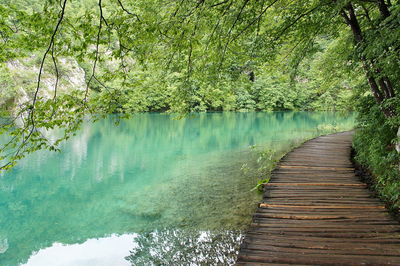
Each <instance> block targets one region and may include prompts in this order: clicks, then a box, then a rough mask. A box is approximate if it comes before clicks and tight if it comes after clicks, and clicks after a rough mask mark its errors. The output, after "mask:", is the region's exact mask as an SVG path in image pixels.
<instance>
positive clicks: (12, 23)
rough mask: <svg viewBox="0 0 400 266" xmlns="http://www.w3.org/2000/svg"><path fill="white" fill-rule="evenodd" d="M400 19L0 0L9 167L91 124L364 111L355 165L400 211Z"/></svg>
mask: <svg viewBox="0 0 400 266" xmlns="http://www.w3.org/2000/svg"><path fill="white" fill-rule="evenodd" d="M399 24H400V3H399V1H393V0H386V1H385V0H365V1H363V0H357V1H356V0H355V1H347V0H346V1H345V0H309V1H286V0H279V1H278V0H262V1H252V0H241V1H231V0H174V1H163V0H140V1H130V0H124V1H122V0H97V1H95V0H85V1H76V0H75V1H74V0H60V1H55V0H46V1H38V0H35V1H34V0H31V1H29V0H15V1H11V0H0V37H1V38H0V47H1V50H0V87H1V90H0V106H1V113H2V116H3V120H2V128H1V132H0V133H1V134H3V135H4V134H7V137H5V138H6V139H7V141H5V142H4V143H5V144H4V145H3V146H2V148H1V150H0V155H1V157H0V159H1V160H2V166H1V167H2V168H3V169H7V168H10V167H12V166H14V165H15V164H16V163H17V161H18V160H20V159H21V158H23V157H24V156H25V155H26V154H28V153H31V152H34V151H36V150H38V149H49V150H57V149H58V144H59V143H60V142H61V141H62V140H65V139H67V138H69V137H70V136H71V135H73V134H74V132H75V131H76V130H77V129H78V128H79V126H80V124H81V122H82V121H83V120H84V119H86V118H87V117H88V115H90V119H94V120H96V119H98V118H100V117H102V116H104V115H106V114H110V113H112V114H124V115H126V116H129V115H131V114H133V113H137V112H171V113H181V114H187V113H190V112H205V111H282V110H330V111H356V112H357V113H358V120H357V129H356V135H355V138H354V148H355V150H356V160H357V161H358V162H359V163H361V164H362V165H364V166H366V167H367V169H369V171H371V173H373V175H374V176H375V177H376V186H377V188H378V189H379V191H380V193H381V195H382V196H383V197H384V198H385V199H386V200H388V201H389V202H391V203H393V206H394V207H399V206H400V198H399V196H400V180H399V176H400V175H399V158H400V156H399V153H398V152H397V151H396V144H397V143H398V141H399V137H398V136H397V131H398V129H399V126H400V98H399V96H398V94H399V87H398V84H399V82H400V71H399V64H400V53H399V50H400V27H399ZM54 128H62V129H64V135H63V136H62V137H60V138H59V139H57V140H54V139H49V138H47V137H46V134H44V133H43V132H44V131H46V130H50V129H54Z"/></svg>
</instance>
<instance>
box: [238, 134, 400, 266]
mask: <svg viewBox="0 0 400 266" xmlns="http://www.w3.org/2000/svg"><path fill="white" fill-rule="evenodd" d="M351 140H352V133H351V132H344V133H338V134H332V135H328V136H322V137H318V138H315V139H312V140H310V141H308V142H306V143H304V144H303V145H302V146H300V147H298V148H296V149H294V150H293V151H292V152H290V153H288V154H287V155H286V156H285V157H284V158H282V160H281V161H280V163H279V165H278V166H277V167H276V169H275V170H274V171H273V173H272V178H271V181H270V183H269V184H268V185H267V186H266V188H265V192H264V198H263V202H262V203H260V205H259V208H258V209H257V212H256V213H255V215H254V217H253V223H252V224H251V226H250V228H249V230H248V232H247V233H246V236H245V238H244V241H243V243H242V245H241V248H240V251H239V256H238V260H237V264H238V265H251V264H254V265H260V264H263V263H265V264H268V265H271V264H297V265H299V264H300V265H310V264H311V265H312V264H316V265H338V264H341V265H343V264H349V265H385V264H392V265H400V225H399V223H398V222H397V221H395V220H394V219H393V218H392V217H391V216H390V215H389V214H388V212H387V210H386V209H385V206H384V205H383V204H382V203H381V202H380V201H379V200H378V199H376V198H374V197H373V195H372V193H371V192H370V191H369V190H368V189H367V186H366V184H364V183H362V182H361V181H360V180H359V178H358V177H357V176H355V173H354V168H353V165H352V163H351V161H350V151H351Z"/></svg>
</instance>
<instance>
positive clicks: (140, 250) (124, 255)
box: [23, 230, 243, 266]
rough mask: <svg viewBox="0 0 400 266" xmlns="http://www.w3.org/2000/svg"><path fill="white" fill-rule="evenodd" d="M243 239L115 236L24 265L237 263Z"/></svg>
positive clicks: (51, 251) (174, 233) (171, 233)
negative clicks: (237, 254) (237, 252)
mask: <svg viewBox="0 0 400 266" xmlns="http://www.w3.org/2000/svg"><path fill="white" fill-rule="evenodd" d="M242 238H243V234H242V233H241V232H240V231H221V232H218V233H217V232H211V231H190V230H163V231H153V232H150V233H145V234H124V235H121V236H118V235H111V236H109V237H104V238H99V239H89V240H86V241H85V242H84V243H82V244H72V245H63V244H61V243H54V244H53V245H52V246H51V247H48V248H45V249H42V250H40V251H39V252H38V253H36V254H34V255H32V256H31V257H30V258H29V260H28V262H27V263H26V264H23V265H24V266H43V265H57V266H67V265H104V266H109V265H113V266H118V265H148V266H150V265H218V264H234V263H235V254H236V251H237V249H238V248H239V246H240V243H241V241H242Z"/></svg>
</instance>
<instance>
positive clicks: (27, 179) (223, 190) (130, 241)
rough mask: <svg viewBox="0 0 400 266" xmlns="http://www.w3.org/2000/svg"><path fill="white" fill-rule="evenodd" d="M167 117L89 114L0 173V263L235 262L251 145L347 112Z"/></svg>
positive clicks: (346, 123) (247, 211) (277, 145)
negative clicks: (70, 133) (60, 140)
mask: <svg viewBox="0 0 400 266" xmlns="http://www.w3.org/2000/svg"><path fill="white" fill-rule="evenodd" d="M171 118H172V116H171V115H164V114H140V115H135V116H134V117H132V118H131V119H129V120H122V121H121V123H120V125H119V126H116V125H115V123H114V122H115V121H114V119H113V118H112V117H110V118H108V119H104V120H101V121H99V122H96V123H95V124H90V123H87V124H85V125H84V126H83V128H82V130H81V131H80V132H79V133H78V134H77V136H76V137H74V138H73V139H71V140H69V141H68V142H66V143H64V145H63V147H62V152H60V153H52V152H46V151H42V152H38V153H35V154H32V155H30V156H29V157H28V158H26V159H24V160H23V161H22V162H20V164H19V165H18V166H17V167H16V168H14V169H13V170H11V171H9V172H6V173H2V174H1V176H0V265H19V264H25V263H27V265H125V264H128V265H129V264H133V265H160V264H165V265H168V264H170V265H179V264H183V265H190V264H191V265H196V264H201V263H206V264H217V263H219V264H232V263H234V261H235V256H236V252H237V248H238V245H239V244H240V240H241V237H242V232H243V230H244V229H245V228H246V226H247V225H248V224H249V223H250V221H251V214H252V212H253V211H254V209H255V206H256V203H257V202H258V201H259V200H260V195H258V194H257V193H255V192H254V191H250V190H251V189H252V188H253V187H254V185H255V184H256V182H257V180H258V179H259V178H261V177H262V176H260V173H259V172H257V171H251V170H254V169H257V167H259V165H257V158H258V156H259V155H258V154H257V152H254V149H250V148H249V146H253V145H257V146H258V147H259V150H263V149H271V148H273V149H274V150H285V149H289V147H290V145H292V144H293V143H295V142H298V141H301V140H304V139H306V138H310V137H312V136H315V135H317V134H323V133H328V132H329V131H332V130H334V129H336V130H339V129H340V130H346V129H351V128H352V127H353V122H354V116H353V115H351V114H346V115H343V114H338V113H307V112H279V113H209V114H199V115H195V116H193V117H190V118H185V119H181V120H174V119H171ZM244 165H246V167H245V168H244V167H243V166H244ZM245 169H250V171H248V170H245Z"/></svg>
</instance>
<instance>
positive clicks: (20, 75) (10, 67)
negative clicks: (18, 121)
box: [0, 56, 86, 113]
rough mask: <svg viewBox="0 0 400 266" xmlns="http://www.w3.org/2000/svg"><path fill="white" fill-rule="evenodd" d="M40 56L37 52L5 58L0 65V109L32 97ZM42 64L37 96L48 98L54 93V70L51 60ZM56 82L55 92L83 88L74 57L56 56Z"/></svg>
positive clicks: (83, 74) (11, 107)
mask: <svg viewBox="0 0 400 266" xmlns="http://www.w3.org/2000/svg"><path fill="white" fill-rule="evenodd" d="M40 59H41V58H39V57H37V56H31V57H29V58H22V59H16V60H12V61H9V62H7V63H6V64H5V66H3V67H2V70H4V73H3V76H2V77H1V80H0V85H1V86H0V109H3V110H4V109H7V110H8V111H11V112H12V113H13V112H14V111H15V110H16V108H17V106H19V105H21V104H24V103H26V102H29V101H31V100H32V98H33V95H34V93H35V91H36V87H37V80H38V73H39V66H40ZM48 61H49V62H46V64H45V66H44V71H43V74H42V78H41V83H40V88H39V93H38V96H39V97H40V98H43V99H51V98H52V97H53V96H54V93H55V86H56V81H57V78H56V71H55V68H54V65H53V63H52V62H51V60H48ZM57 68H58V74H59V79H58V85H57V95H61V94H64V93H67V92H71V91H73V90H85V89H86V82H85V71H84V70H83V69H82V68H81V67H80V66H79V64H78V63H77V61H76V60H74V59H71V58H60V59H58V60H57Z"/></svg>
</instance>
